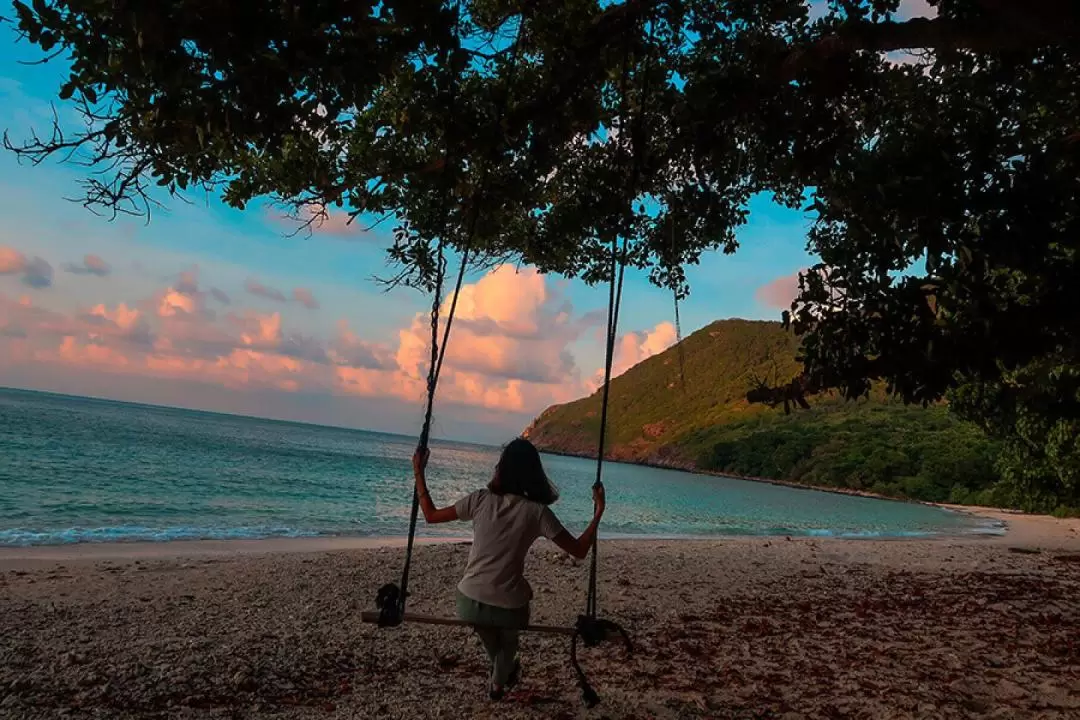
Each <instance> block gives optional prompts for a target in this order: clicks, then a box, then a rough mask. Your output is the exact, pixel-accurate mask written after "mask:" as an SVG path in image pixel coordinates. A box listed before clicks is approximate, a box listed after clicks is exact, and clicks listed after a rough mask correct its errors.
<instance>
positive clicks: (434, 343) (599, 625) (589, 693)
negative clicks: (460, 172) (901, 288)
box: [361, 18, 655, 707]
mask: <svg viewBox="0 0 1080 720" xmlns="http://www.w3.org/2000/svg"><path fill="white" fill-rule="evenodd" d="M524 25H525V20H524V18H522V21H521V24H520V25H519V26H518V35H517V39H516V41H515V46H514V55H513V59H512V64H511V66H510V71H509V73H508V82H507V86H506V92H505V93H503V95H502V97H501V98H500V102H499V103H498V109H497V113H496V116H497V119H498V122H499V124H500V125H501V123H502V119H503V116H504V114H505V107H506V103H507V100H508V96H509V93H510V84H511V82H512V80H513V78H514V76H515V74H516V71H517V64H518V59H519V55H520V45H521V42H520V40H521V33H522V30H523V28H524ZM634 29H635V31H636V29H637V26H636V24H635V27H634ZM654 29H655V25H653V26H651V27H650V29H649V43H650V46H651V42H652V39H653V32H654ZM627 35H628V37H627V41H626V44H625V48H624V57H623V68H622V76H621V79H620V88H619V90H620V113H619V129H620V133H619V137H618V138H617V142H618V149H619V150H621V152H618V154H617V158H618V159H619V161H620V162H622V163H625V162H626V161H627V160H629V164H630V168H629V169H628V170H629V172H627V177H628V181H627V186H626V197H627V198H628V207H629V208H630V209H631V212H632V206H633V199H634V197H635V195H636V192H637V186H638V180H639V178H640V174H641V168H642V158H641V148H640V147H639V143H638V141H637V136H638V135H639V134H640V130H641V124H642V122H643V120H644V114H645V112H644V105H645V103H644V100H643V102H642V108H641V110H640V112H639V114H638V117H637V118H636V119H635V121H634V123H633V127H624V126H628V125H629V123H627V118H628V117H629V116H630V109H629V108H630V105H629V98H628V93H627V78H628V76H629V72H630V38H629V32H628V33H627ZM649 59H650V58H647V59H646V72H645V77H646V82H647V80H648V72H647V69H648V62H649ZM455 77H456V75H455ZM642 95H643V98H644V97H645V96H646V95H647V86H645V85H643V87H642ZM450 111H451V112H452V111H453V90H451V108H450ZM624 138H625V139H624ZM626 143H629V145H630V147H629V150H627V148H626ZM450 147H451V146H450V143H449V140H448V141H447V162H446V168H447V170H446V172H449V168H450V167H451V166H452V163H451V162H450V161H449V159H450V158H449V154H450ZM487 176H488V167H487V165H486V164H485V165H484V167H483V169H482V171H481V180H480V183H479V196H478V197H474V201H473V203H472V207H471V209H470V213H471V214H470V216H469V218H468V221H467V226H466V230H465V238H464V250H463V252H462V258H461V266H460V268H459V270H458V274H457V280H456V282H455V284H454V293H453V298H452V300H451V303H450V308H449V312H448V314H447V317H446V326H445V328H444V329H443V333H442V339H441V342H440V339H439V315H440V298H441V296H442V288H443V281H444V276H445V272H446V260H445V257H444V242H443V240H442V239H440V241H439V245H438V251H437V257H438V260H437V272H436V277H435V287H434V292H435V297H434V300H433V302H432V307H431V365H430V367H429V368H428V378H427V404H426V409H425V412H424V423H423V427H422V429H421V431H420V439H419V450H420V451H421V452H425V451H426V450H427V448H428V442H429V440H430V435H431V419H432V411H433V407H434V403H435V393H436V389H437V387H438V382H439V374H440V372H441V371H442V365H443V360H444V359H445V356H446V347H447V343H448V342H449V339H450V328H451V326H452V324H453V320H454V313H455V311H456V309H457V303H458V297H459V295H460V293H461V288H462V284H463V282H464V277H465V271H466V268H467V266H468V262H469V257H470V253H471V250H472V244H473V241H474V238H475V235H476V228H477V222H478V220H479V213H480V201H481V199H482V198H483V196H484V191H485V189H486V184H487ZM448 192H449V190H448ZM627 250H628V239H627V237H625V236H623V237H622V240H621V243H620V239H619V233H617V232H616V233H614V234H613V237H612V238H611V267H610V275H609V278H608V312H607V330H606V337H605V341H606V342H605V346H606V347H605V357H604V384H603V393H602V399H601V412H600V437H599V439H598V443H597V445H598V446H597V454H596V478H595V480H594V481H593V488H594V489H595V488H599V487H602V485H603V483H602V478H603V468H604V454H605V436H606V432H607V421H608V405H609V399H610V393H611V369H612V365H613V362H614V356H615V345H616V339H617V335H618V325H619V308H620V305H621V302H622V291H623V279H624V276H625V271H626V260H627ZM419 510H420V496H419V492H418V490H417V489H416V487H415V485H414V487H413V499H412V509H411V511H410V515H409V536H408V542H407V545H406V550H405V565H404V568H403V570H402V574H401V583H400V585H395V584H393V583H389V584H386V585H383V586H382V587H381V588H380V589H379V591H378V593H377V595H376V600H375V604H376V607H377V608H378V612H377V613H371V612H365V613H362V614H361V619H362V620H363V621H364V622H374V623H377V624H378V625H379V626H381V627H394V626H397V625H400V624H401V623H403V622H418V623H426V624H433V625H459V626H472V625H474V623H468V622H465V621H463V620H458V619H454V618H437V617H429V616H424V615H414V614H409V613H406V612H405V609H406V604H407V599H408V587H409V569H410V567H411V565H412V552H413V546H414V539H415V535H416V525H417V519H418V515H419ZM597 549H598V542H597V537H596V536H594V537H593V540H592V547H591V548H590V562H589V580H588V591H587V595H586V599H585V611H584V613H582V614H581V615H579V616H578V618H577V622H576V624H575V626H574V627H572V628H567V627H552V626H544V625H530V626H528V627H527V628H525V630H526V631H533V632H543V633H552V634H562V635H569V636H571V642H570V663H571V665H572V667H573V669H574V672H575V674H576V676H577V680H578V685H579V687H580V689H581V696H582V701H583V702H584V704H585V705H586V706H587V707H593V706H595V705H596V704H597V703H599V701H600V698H599V696H598V695H597V693H596V691H595V690H594V689H593V688H592V686H591V685H590V684H589V681H588V679H587V678H586V676H585V673H584V671H583V670H582V669H581V666H580V665H579V663H578V659H577V647H578V642H579V641H580V642H582V643H583V644H584V645H585V647H595V646H596V645H599V644H600V643H601V642H603V641H604V640H607V639H613V638H616V637H620V638H621V639H622V641H623V643H624V645H625V647H626V649H627V651H628V652H631V653H632V652H633V644H632V643H631V641H630V637H629V635H628V634H627V632H626V631H625V630H624V629H623V628H622V627H621V626H619V625H618V624H617V623H615V622H613V621H611V620H606V619H602V618H599V617H598V607H597V569H598V553H597Z"/></svg>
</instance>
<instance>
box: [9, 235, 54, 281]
mask: <svg viewBox="0 0 1080 720" xmlns="http://www.w3.org/2000/svg"><path fill="white" fill-rule="evenodd" d="M0 275H22V278H21V280H22V283H23V285H27V286H29V287H32V288H35V289H40V288H47V287H49V286H50V285H52V281H53V268H52V265H50V264H49V262H48V261H47V260H45V259H43V258H40V257H38V256H36V255H35V256H34V257H32V258H30V259H27V257H26V256H25V255H23V254H22V253H21V252H19V251H18V250H16V249H15V248H13V247H8V246H5V245H0Z"/></svg>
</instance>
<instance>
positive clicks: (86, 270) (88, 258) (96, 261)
mask: <svg viewBox="0 0 1080 720" xmlns="http://www.w3.org/2000/svg"><path fill="white" fill-rule="evenodd" d="M64 270H65V271H67V272H69V273H74V274H75V275H97V276H98V277H105V276H106V275H108V274H109V273H111V272H112V266H111V265H109V263H107V262H105V261H104V260H102V259H101V257H100V256H99V255H84V256H83V259H82V262H81V263H64Z"/></svg>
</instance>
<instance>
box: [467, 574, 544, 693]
mask: <svg viewBox="0 0 1080 720" xmlns="http://www.w3.org/2000/svg"><path fill="white" fill-rule="evenodd" d="M457 613H458V617H459V618H461V619H462V620H464V621H465V622H468V623H473V626H474V627H475V629H476V634H477V635H479V636H480V641H481V642H483V643H484V649H485V650H487V654H488V658H489V659H490V660H491V682H492V683H494V684H495V685H498V686H499V687H503V686H505V685H506V681H507V680H508V679H509V678H510V673H512V672H513V671H514V663H515V662H516V661H517V651H518V635H519V633H520V631H521V630H522V629H524V628H526V627H528V625H529V606H528V605H526V606H525V607H520V608H502V607H497V606H495V605H488V604H487V603H482V602H477V601H476V600H473V599H472V598H470V597H467V596H465V595H462V594H461V592H458V594H457Z"/></svg>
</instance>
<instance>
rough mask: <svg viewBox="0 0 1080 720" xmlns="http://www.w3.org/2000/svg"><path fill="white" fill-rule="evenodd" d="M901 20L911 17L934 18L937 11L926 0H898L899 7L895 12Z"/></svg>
mask: <svg viewBox="0 0 1080 720" xmlns="http://www.w3.org/2000/svg"><path fill="white" fill-rule="evenodd" d="M896 14H897V15H898V16H899V17H900V19H902V20H911V19H912V18H935V17H937V14H938V11H937V8H936V7H931V5H930V3H928V2H927V1H926V0H900V9H899V10H898V11H897V13H896Z"/></svg>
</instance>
